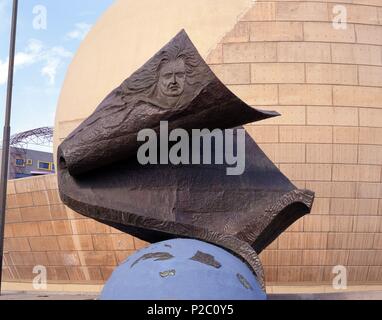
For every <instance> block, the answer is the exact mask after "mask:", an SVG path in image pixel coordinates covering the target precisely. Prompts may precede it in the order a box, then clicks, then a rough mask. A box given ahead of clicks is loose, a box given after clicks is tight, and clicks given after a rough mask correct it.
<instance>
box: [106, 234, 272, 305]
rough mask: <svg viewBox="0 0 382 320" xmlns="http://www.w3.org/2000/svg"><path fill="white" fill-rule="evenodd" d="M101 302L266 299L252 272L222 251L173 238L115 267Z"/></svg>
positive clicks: (205, 244) (135, 254)
mask: <svg viewBox="0 0 382 320" xmlns="http://www.w3.org/2000/svg"><path fill="white" fill-rule="evenodd" d="M100 299H101V300H266V299H267V297H266V294H265V292H264V291H263V290H262V289H261V287H260V285H259V283H258V281H257V279H256V277H255V275H254V274H253V272H252V271H251V270H250V268H249V267H248V266H247V265H246V264H245V263H244V262H242V261H241V260H240V259H239V258H237V257H235V256H234V255H232V254H231V253H229V252H227V251H226V250H224V249H222V248H220V247H217V246H214V245H211V244H209V243H205V242H202V241H197V240H190V239H173V240H169V241H164V242H160V243H155V244H152V245H150V246H148V247H147V248H144V249H142V250H139V251H137V252H136V253H134V254H133V255H132V256H130V257H129V258H128V259H127V260H126V261H125V262H124V263H122V265H120V266H119V267H117V268H116V269H115V271H114V272H113V274H112V276H111V277H110V279H109V280H108V281H107V283H106V284H105V287H104V289H103V291H102V293H101V297H100Z"/></svg>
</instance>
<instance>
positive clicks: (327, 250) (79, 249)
mask: <svg viewBox="0 0 382 320" xmlns="http://www.w3.org/2000/svg"><path fill="white" fill-rule="evenodd" d="M232 1H235V0H232ZM224 2H225V3H226V2H227V1H224ZM243 3H244V2H243ZM335 5H341V6H343V7H345V8H346V10H347V17H348V25H347V29H346V30H336V29H334V28H333V26H332V18H333V16H334V14H333V6H335ZM238 10H241V8H238ZM235 16H239V14H238V13H235ZM109 18H110V17H109ZM381 24H382V2H381V1H380V0H341V1H336V2H334V1H324V0H322V1H320V0H318V1H285V0H284V1H281V0H279V1H257V2H256V4H254V5H253V7H252V8H251V9H250V10H246V12H245V14H241V15H240V19H239V20H238V21H237V23H236V25H235V27H234V29H233V30H232V31H231V32H229V33H228V34H226V36H224V38H223V39H222V40H221V42H220V43H219V44H217V46H216V48H215V49H214V50H213V51H212V52H210V54H209V55H208V58H207V60H208V62H209V64H210V65H211V67H212V68H213V70H214V71H215V73H216V74H217V75H218V76H219V77H220V78H221V79H222V81H223V82H225V83H226V84H227V85H229V87H230V88H231V89H232V90H233V91H234V92H235V93H236V94H237V95H239V96H240V97H241V98H242V99H244V100H245V101H246V102H248V103H250V104H252V105H254V106H256V107H261V108H264V109H271V110H277V111H279V112H280V113H282V114H283V116H282V117H280V118H278V119H276V120H271V121H269V120H268V121H265V122H262V123H260V125H259V124H257V125H256V126H252V125H249V126H247V130H248V132H249V133H250V134H251V135H252V136H253V137H254V139H255V140H256V141H257V142H258V143H259V144H260V146H261V147H262V148H263V150H264V151H265V152H266V153H267V154H268V155H269V157H270V158H271V159H272V160H273V161H274V162H275V163H276V164H277V165H278V166H279V167H280V169H281V170H282V171H283V172H284V173H285V174H286V175H287V176H288V177H289V178H291V179H292V180H293V181H294V182H295V183H296V184H297V185H298V186H299V187H300V188H305V187H306V188H308V189H311V190H314V191H315V192H316V196H317V198H316V201H315V205H314V209H313V212H312V214H311V215H310V216H307V217H305V218H304V219H301V220H300V221H299V222H297V223H296V224H295V225H293V226H292V227H291V228H290V229H289V230H288V231H287V232H285V233H284V234H283V235H282V236H281V237H280V238H279V239H278V240H277V241H276V242H275V243H273V244H272V245H271V246H270V247H269V248H268V249H267V250H266V251H265V252H264V253H263V254H262V261H263V263H264V265H265V269H266V276H267V280H268V283H276V284H296V283H304V284H313V283H314V284H330V283H331V279H332V278H333V274H332V273H331V271H332V268H333V266H335V265H344V266H347V267H348V277H349V281H350V283H352V284H375V283H378V284H382V200H381V199H382V172H381V171H382V170H381V168H382V26H381ZM95 29H96V31H97V30H98V31H97V32H99V30H100V29H101V28H100V27H98V29H97V27H96V28H95ZM95 39H96V37H95V36H94V34H93V36H92V37H91V39H90V40H89V41H94V40H95ZM220 39H221V37H220ZM214 47H215V45H214ZM81 50H82V51H84V50H85V49H84V48H82V49H80V51H81ZM79 63H80V62H79V61H78V59H77V60H75V62H74V65H79ZM100 69H101V71H102V67H101V68H100ZM73 75H75V72H74V71H73V69H72V71H69V75H68V77H69V79H70V77H72V78H73ZM67 81H69V80H68V78H67ZM70 81H73V80H70ZM70 81H69V82H70ZM115 82H116V83H118V82H119V79H116V80H115ZM107 90H109V89H108V88H102V90H101V89H100V90H99V91H97V92H98V93H97V94H98V95H100V96H102V95H103V94H104V92H103V91H105V92H107ZM95 106H96V105H94V106H93V107H95ZM64 107H65V103H63V100H61V105H60V108H61V111H60V112H61V115H62V116H60V115H59V116H58V120H57V122H56V124H57V125H56V129H57V131H58V133H57V135H56V139H57V140H56V141H58V139H62V138H63V137H65V135H66V134H67V133H68V132H70V131H71V129H72V128H73V127H74V126H76V124H78V123H79V122H80V121H81V120H80V119H82V118H83V117H82V116H81V115H76V114H75V112H74V113H73V111H71V112H72V113H73V115H71V116H68V114H65V115H64V113H65V108H64ZM72 109H73V107H71V110H72ZM91 111H92V110H90V107H89V110H85V112H86V113H90V112H91ZM81 112H82V113H83V112H84V111H83V110H82V111H81ZM81 112H80V113H81ZM60 117H61V118H60ZM5 245H6V246H5V250H6V253H5V280H10V281H20V280H28V279H31V278H33V274H32V269H33V266H34V265H36V264H42V265H45V266H48V275H49V279H50V280H51V281H53V282H59V281H63V282H67V283H74V282H78V281H82V282H86V283H102V282H103V281H104V280H105V279H107V277H108V276H109V274H110V272H111V271H112V270H113V268H114V267H115V266H116V264H117V263H118V262H120V261H122V260H123V259H124V258H125V257H126V256H128V255H129V254H130V253H131V252H133V250H135V249H137V248H138V247H140V246H142V245H144V244H143V243H142V242H140V241H138V240H136V239H133V238H132V237H130V236H128V235H122V234H121V233H119V232H118V231H115V230H112V229H111V228H109V227H106V226H103V225H100V224H98V223H96V222H93V221H91V220H88V219H83V218H82V217H81V216H79V215H77V214H76V213H74V212H72V211H71V210H69V209H67V208H65V207H64V206H63V205H62V204H61V202H60V200H59V198H58V195H57V185H56V181H55V177H54V176H51V177H41V178H36V179H25V180H20V181H12V182H10V188H9V197H8V211H7V226H6V242H5Z"/></svg>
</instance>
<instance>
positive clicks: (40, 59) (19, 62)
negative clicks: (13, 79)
mask: <svg viewBox="0 0 382 320" xmlns="http://www.w3.org/2000/svg"><path fill="white" fill-rule="evenodd" d="M70 57H72V53H71V52H70V51H68V50H66V49H65V48H63V47H59V46H55V47H48V46H45V45H44V44H43V42H41V41H40V40H36V39H30V40H29V41H28V45H27V46H26V48H25V49H24V50H23V51H19V52H17V53H16V55H15V70H18V69H22V68H25V67H27V66H30V65H34V64H37V63H39V64H41V70H40V72H41V74H42V75H43V76H45V77H47V78H48V80H49V84H51V85H54V83H55V79H56V75H57V70H58V69H59V68H60V67H61V66H62V64H63V62H64V59H67V58H70ZM7 77H8V59H7V60H6V61H4V62H3V61H2V60H0V85H2V84H5V83H6V81H7Z"/></svg>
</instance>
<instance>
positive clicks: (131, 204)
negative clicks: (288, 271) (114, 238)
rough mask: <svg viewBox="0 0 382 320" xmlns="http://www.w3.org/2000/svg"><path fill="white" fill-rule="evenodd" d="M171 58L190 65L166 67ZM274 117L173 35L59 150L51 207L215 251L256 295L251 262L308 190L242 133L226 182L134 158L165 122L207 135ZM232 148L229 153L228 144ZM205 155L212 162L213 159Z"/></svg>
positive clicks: (255, 264) (219, 168) (204, 170)
mask: <svg viewBox="0 0 382 320" xmlns="http://www.w3.org/2000/svg"><path fill="white" fill-rule="evenodd" d="M173 52H175V53H173ZM184 52H186V53H184ZM178 55H179V56H182V57H185V58H184V59H185V60H186V57H188V56H189V57H191V58H192V59H191V58H190V59H191V62H183V60H182V61H180V60H179V59H176V60H175V61H176V62H174V57H178ZM169 66H170V67H171V69H172V72H170V73H171V76H174V74H176V73H179V74H178V77H179V79H177V80H176V81H174V80H172V82H171V79H170V80H169V81H166V68H168V67H169ZM158 68H159V69H158ZM158 70H159V75H158ZM174 70H175V71H174ZM162 72H163V73H164V74H162V75H161V73H162ZM175 76H176V75H175ZM161 77H162V78H161ZM142 79H144V80H142ZM174 83H177V85H174ZM277 115H278V114H277V113H275V112H268V111H261V110H256V109H254V108H252V107H250V106H248V105H247V104H245V103H244V102H243V101H241V100H240V99H239V98H237V97H236V96H235V95H233V94H232V93H231V92H230V91H229V90H228V89H227V88H226V87H225V86H224V85H223V84H222V83H221V82H220V81H219V80H218V79H217V77H216V76H215V75H214V74H213V73H212V71H211V70H210V68H209V67H208V66H207V65H206V63H205V62H204V61H203V60H202V58H201V57H200V55H199V54H198V53H197V51H196V49H195V47H194V46H193V45H192V43H191V41H190V40H189V38H188V37H187V35H186V33H185V32H184V31H182V32H180V33H179V34H178V35H177V36H176V37H175V38H174V39H173V40H172V41H171V42H170V43H169V44H167V45H166V46H165V47H164V48H163V49H161V50H160V52H159V53H158V54H157V55H155V56H154V58H152V59H151V60H150V61H149V62H148V63H146V64H145V65H144V66H143V67H142V68H141V69H139V70H138V71H137V72H136V73H134V74H133V75H132V76H131V77H130V78H129V79H127V80H126V81H125V82H124V83H123V84H122V85H121V86H120V87H119V88H117V89H116V90H115V91H113V92H112V93H111V94H110V95H109V96H108V97H107V98H106V99H105V100H104V102H102V104H101V105H100V106H99V107H98V108H97V110H96V111H95V112H94V113H93V115H91V116H90V117H89V118H88V119H87V120H85V121H84V123H83V124H81V125H80V126H79V127H78V128H77V129H76V130H75V131H74V132H73V133H72V134H70V135H69V137H68V138H67V139H66V140H65V141H64V142H63V143H62V144H61V146H60V147H59V152H58V160H59V162H60V160H61V164H60V165H59V166H58V182H59V192H60V196H61V199H62V200H63V202H64V203H65V204H66V205H67V206H68V207H70V208H71V209H73V210H75V211H77V212H79V213H81V214H83V215H85V216H87V217H91V218H93V219H95V220H97V221H100V222H102V223H105V224H108V225H110V226H112V227H115V228H117V229H119V230H121V231H123V232H126V233H129V234H131V235H133V236H135V237H138V238H140V239H142V240H145V241H148V242H158V241H162V240H168V239H173V238H195V239H199V240H202V241H206V242H209V243H212V244H215V245H218V246H221V247H222V248H224V249H226V250H228V251H229V252H231V253H233V254H235V255H236V256H238V257H240V258H241V259H242V260H243V261H245V262H246V263H247V264H248V265H249V266H250V267H251V268H252V270H253V272H254V273H255V274H256V276H257V278H258V279H259V282H260V284H261V285H262V286H263V288H265V285H264V274H263V268H262V265H261V262H260V259H259V258H258V254H259V253H261V252H262V251H263V250H264V249H265V248H266V247H267V246H268V245H269V244H270V243H271V242H272V241H274V240H275V239H276V238H277V237H278V236H279V235H280V234H281V233H282V232H283V231H284V230H286V229H287V228H288V227H289V226H290V225H291V224H293V223H294V222H295V221H296V220H298V219H299V218H301V217H302V216H303V215H305V214H307V213H309V212H310V210H311V207H312V204H313V199H314V194H313V192H311V191H309V190H298V189H297V188H296V187H295V186H294V185H293V184H292V183H291V182H290V181H289V180H288V178H287V177H285V176H284V175H283V174H282V173H281V172H280V170H279V169H278V168H277V167H276V166H275V165H274V164H273V163H272V161H271V160H270V159H269V158H268V157H267V156H266V155H265V154H264V152H263V151H262V150H261V149H260V148H259V146H258V145H257V144H256V142H255V141H254V140H253V139H252V138H251V137H250V136H249V135H248V134H243V137H244V139H245V150H244V151H243V156H244V157H245V170H244V171H243V173H242V174H241V175H232V176H230V175H227V168H228V167H229V164H228V163H226V162H224V163H223V164H192V165H186V164H184V165H173V164H165V165H160V164H150V165H145V166H143V165H141V164H140V163H139V162H138V159H137V157H136V151H137V148H138V147H139V144H138V143H137V133H138V131H139V130H140V129H146V128H152V129H155V130H156V132H158V127H159V123H160V121H166V120H167V121H168V122H169V130H171V129H172V128H183V129H186V130H188V131H189V130H191V129H202V128H207V129H210V130H212V129H216V128H218V129H225V128H233V127H236V126H238V125H241V124H245V123H248V122H253V121H259V120H262V119H266V118H270V117H274V116H277ZM239 129H243V128H239ZM242 132H243V131H242ZM236 134H237V133H236ZM235 137H236V135H235ZM226 139H227V138H226V137H225V136H224V137H223V145H226ZM233 143H234V145H233V148H234V150H238V145H237V139H233ZM212 147H213V145H212ZM211 151H212V159H214V156H215V153H216V152H219V151H218V150H215V149H214V148H213V149H212V150H211ZM201 157H203V150H201ZM122 160H123V161H122ZM211 261H212V260H211ZM211 264H214V265H217V263H216V262H214V261H212V262H211Z"/></svg>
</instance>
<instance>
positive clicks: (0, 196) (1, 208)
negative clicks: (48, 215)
mask: <svg viewBox="0 0 382 320" xmlns="http://www.w3.org/2000/svg"><path fill="white" fill-rule="evenodd" d="M17 8H18V0H13V10H12V27H11V40H10V46H9V66H8V84H7V101H6V107H5V120H4V133H3V153H2V161H1V176H0V295H1V284H2V275H3V251H4V228H5V208H6V201H7V183H8V159H9V140H10V134H11V126H10V122H11V107H12V91H13V90H12V89H13V69H14V65H15V45H16V25H17Z"/></svg>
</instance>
